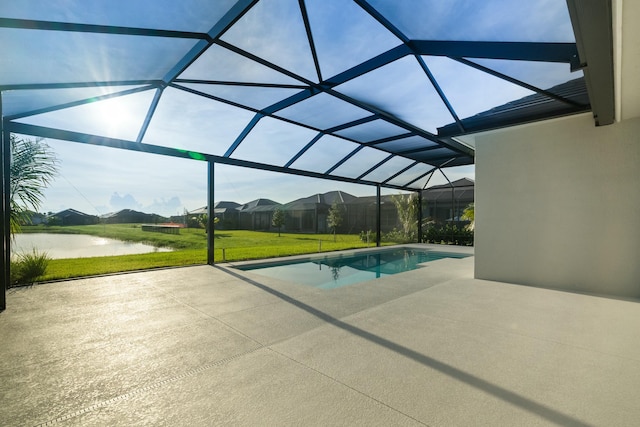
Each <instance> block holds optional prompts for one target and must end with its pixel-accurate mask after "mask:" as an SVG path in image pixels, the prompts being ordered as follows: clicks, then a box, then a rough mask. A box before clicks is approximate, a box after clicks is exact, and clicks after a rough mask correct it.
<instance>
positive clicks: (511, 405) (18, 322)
mask: <svg viewBox="0 0 640 427" xmlns="http://www.w3.org/2000/svg"><path fill="white" fill-rule="evenodd" d="M472 272H473V258H466V259H462V260H453V259H447V260H441V261H436V262H433V263H429V264H428V265H427V267H425V268H423V269H420V270H416V271H412V272H408V273H403V274H400V275H396V276H392V277H387V278H383V279H379V280H376V281H372V282H368V283H363V284H358V285H351V286H347V287H344V288H340V289H333V290H324V291H323V290H316V289H312V288H308V287H305V286H301V285H296V284H295V283H286V282H281V281H278V280H275V279H269V278H265V277H262V276H260V275H258V274H256V273H255V272H239V271H237V270H234V269H230V268H228V267H210V266H199V267H189V268H177V269H169V270H158V271H152V272H142V273H133V274H122V275H116V276H109V277H102V278H91V279H83V280H74V281H67V282H60V283H52V284H44V285H38V286H33V287H30V288H22V289H15V290H10V291H9V293H8V304H7V305H8V308H7V310H6V311H4V312H2V313H0V342H1V345H0V424H2V425H7V426H23V425H24V426H36V425H64V426H67V425H69V426H104V425H123V426H130V425H154V426H155V425H167V426H182V425H184V426H191V427H193V426H210V425H248V426H252V425H260V426H268V425H273V426H282V425H300V426H330V425H341V426H355V425H362V426H376V425H378V426H404V425H409V426H411V425H429V426H475V425H486V426H516V425H517V426H538V425H563V426H570V425H576V426H584V425H601V426H614V425H615V426H637V425H638V423H639V420H640V405H639V404H638V396H639V395H640V394H639V393H640V327H639V326H638V325H640V304H639V303H638V302H637V301H623V300H616V299H609V298H602V297H596V296H588V295H580V294H572V293H566V292H558V291H553V290H546V289H538V288H531V287H524V286H515V285H509V284H504V283H496V282H488V281H481V280H475V279H473V278H472Z"/></svg>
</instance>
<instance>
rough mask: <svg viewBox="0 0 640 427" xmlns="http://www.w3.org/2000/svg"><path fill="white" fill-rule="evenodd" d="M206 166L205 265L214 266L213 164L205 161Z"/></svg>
mask: <svg viewBox="0 0 640 427" xmlns="http://www.w3.org/2000/svg"><path fill="white" fill-rule="evenodd" d="M207 166H208V174H207V180H208V183H207V223H208V224H207V230H208V231H207V264H209V265H213V264H214V260H213V258H214V254H215V244H214V240H215V235H214V234H215V231H214V229H215V227H214V222H213V221H214V219H215V211H214V210H213V203H214V202H213V196H214V194H213V193H214V190H213V187H214V185H213V184H214V166H215V162H214V161H213V160H208V161H207Z"/></svg>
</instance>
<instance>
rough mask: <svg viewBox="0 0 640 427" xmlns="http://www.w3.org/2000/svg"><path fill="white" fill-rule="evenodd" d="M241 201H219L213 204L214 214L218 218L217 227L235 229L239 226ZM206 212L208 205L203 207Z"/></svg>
mask: <svg viewBox="0 0 640 427" xmlns="http://www.w3.org/2000/svg"><path fill="white" fill-rule="evenodd" d="M240 206H241V205H240V203H236V202H227V201H223V202H218V203H216V204H215V205H213V216H214V217H215V218H218V223H217V224H216V228H221V229H226V230H233V229H235V228H238V208H239V207H240ZM202 209H204V210H205V213H206V209H207V208H206V206H205V207H204V208H202Z"/></svg>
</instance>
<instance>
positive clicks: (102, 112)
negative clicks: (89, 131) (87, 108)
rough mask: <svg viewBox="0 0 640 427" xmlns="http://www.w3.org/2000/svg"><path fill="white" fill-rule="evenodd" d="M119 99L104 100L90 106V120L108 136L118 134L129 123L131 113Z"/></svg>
mask: <svg viewBox="0 0 640 427" xmlns="http://www.w3.org/2000/svg"><path fill="white" fill-rule="evenodd" d="M123 104H124V102H122V100H121V99H117V98H114V99H106V100H104V101H97V102H95V103H93V104H91V110H92V111H91V116H92V117H91V119H92V120H93V121H95V122H96V124H99V125H100V126H101V127H103V128H104V129H107V130H108V132H109V134H111V135H112V136H113V134H118V133H119V132H120V130H121V129H123V128H124V127H125V126H126V124H127V123H128V122H129V121H130V117H131V113H130V112H129V109H128V108H126V106H125V105H123Z"/></svg>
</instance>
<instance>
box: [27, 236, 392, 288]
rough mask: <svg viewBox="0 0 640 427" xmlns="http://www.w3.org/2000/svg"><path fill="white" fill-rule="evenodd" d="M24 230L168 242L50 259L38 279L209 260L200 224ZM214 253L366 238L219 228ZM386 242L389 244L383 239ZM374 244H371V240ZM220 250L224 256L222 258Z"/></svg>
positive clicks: (254, 255) (356, 243) (349, 243)
mask: <svg viewBox="0 0 640 427" xmlns="http://www.w3.org/2000/svg"><path fill="white" fill-rule="evenodd" d="M23 232H25V233H63V234H89V235H92V236H100V237H107V238H112V239H118V240H124V241H132V242H141V243H146V244H149V245H153V246H156V247H159V246H162V247H170V248H173V249H174V251H172V252H154V253H147V254H140V255H121V256H105V257H93V258H74V259H54V260H51V261H50V262H49V266H48V268H47V272H46V274H45V275H44V276H43V277H41V278H40V279H39V280H40V281H48V280H57V279H68V278H73V277H83V276H93V275H98V274H109V273H118V272H124V271H133V270H144V269H149V268H160V267H176V266H184V265H194V264H205V263H206V261H207V235H206V233H205V232H204V230H202V229H181V230H180V234H178V235H174V234H163V233H155V232H148V231H142V229H141V228H140V225H139V224H106V225H104V224H103V225H83V226H54V227H44V226H27V227H23ZM214 236H215V245H214V247H215V250H214V259H215V261H216V262H222V261H225V260H226V261H239V260H249V259H261V258H271V257H280V256H288V255H299V254H308V253H317V252H320V251H322V252H327V251H336V250H342V249H352V248H363V247H367V244H366V243H364V242H362V241H361V240H360V238H359V237H358V236H357V235H350V234H338V235H337V236H336V237H335V242H334V236H333V234H293V233H282V234H281V236H278V233H268V232H258V231H246V230H224V231H219V230H217V231H216V232H215V234H214ZM384 244H385V245H389V244H393V243H390V242H385V243H384ZM373 245H374V244H369V246H373ZM223 255H224V259H223Z"/></svg>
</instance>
